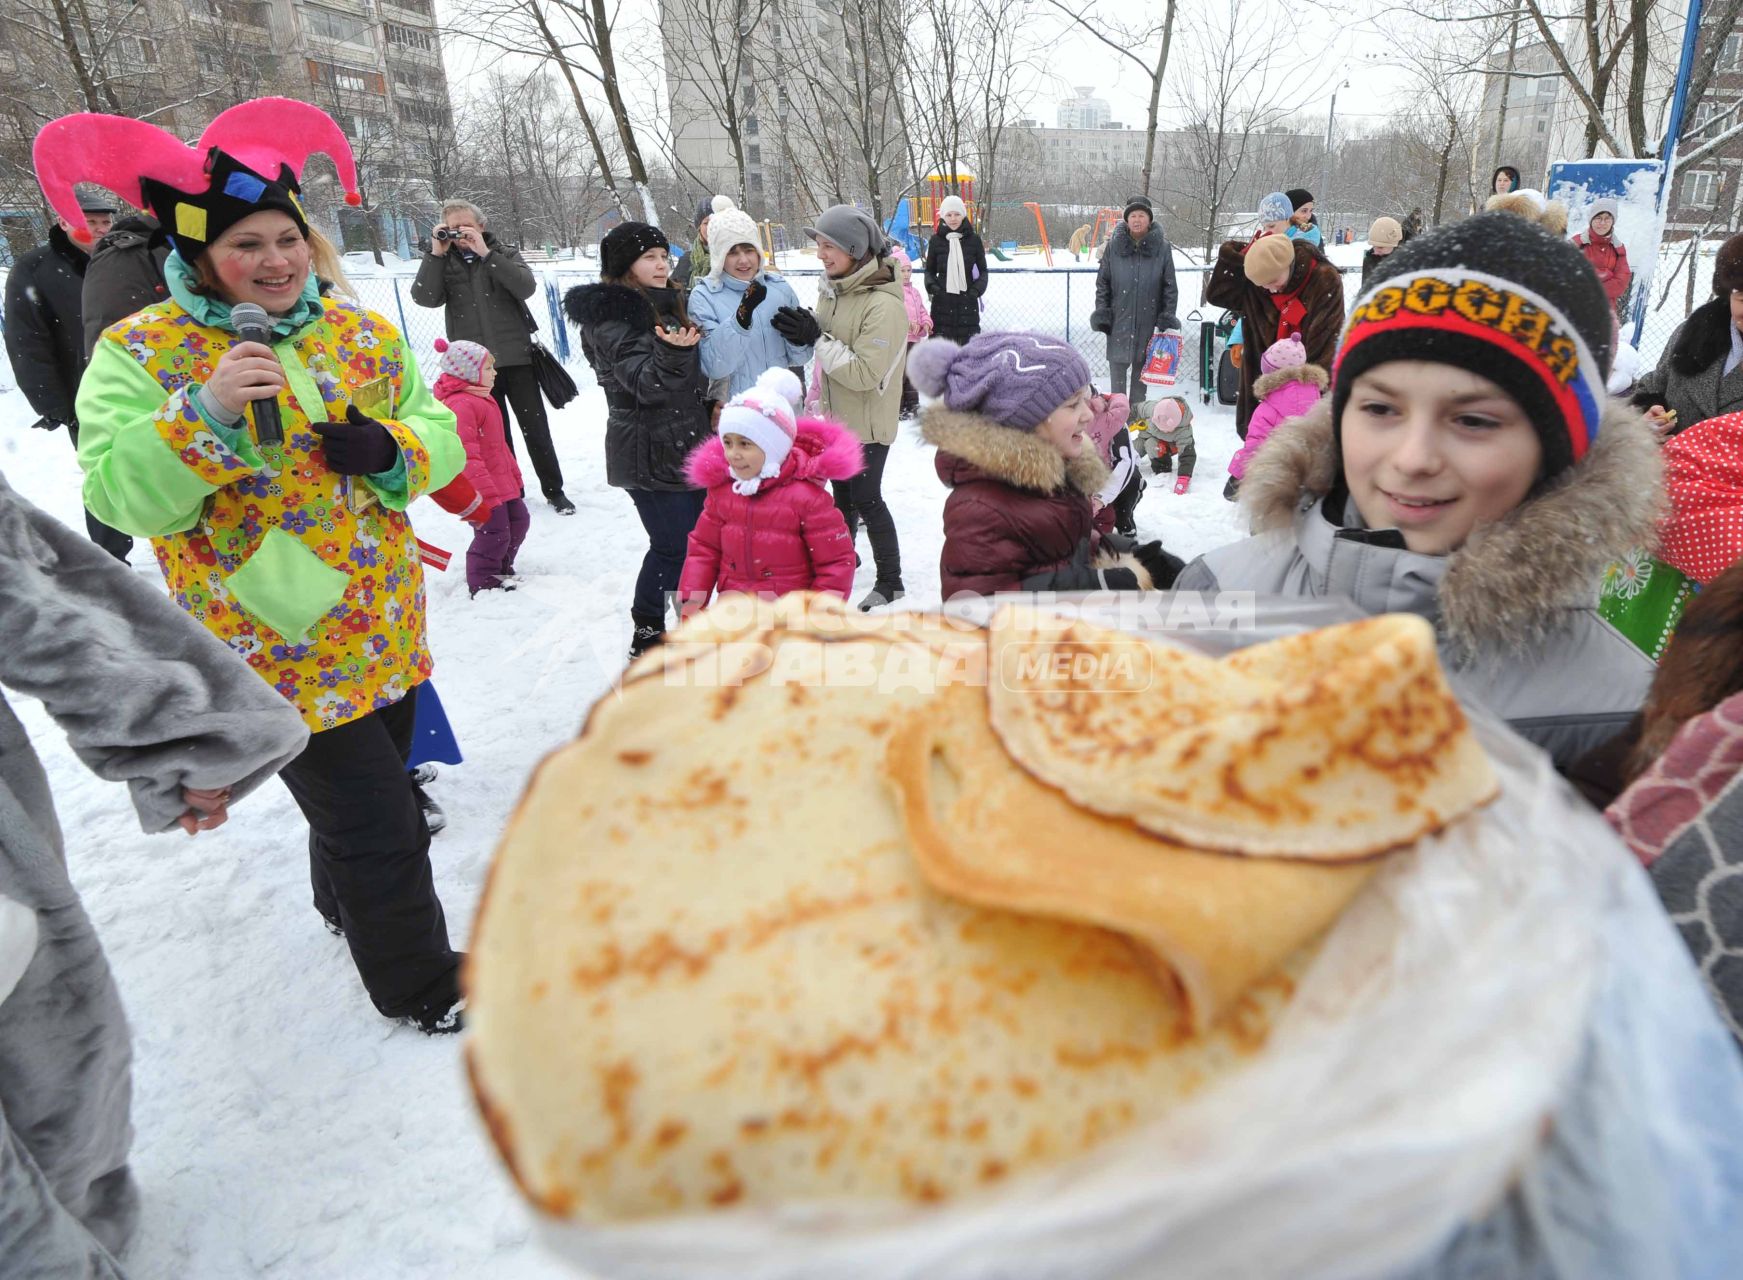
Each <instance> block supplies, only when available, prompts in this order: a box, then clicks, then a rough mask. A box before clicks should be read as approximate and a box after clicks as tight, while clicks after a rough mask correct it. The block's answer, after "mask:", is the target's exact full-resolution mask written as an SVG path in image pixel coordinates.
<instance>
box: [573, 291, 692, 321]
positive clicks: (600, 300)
mask: <svg viewBox="0 0 1743 1280" xmlns="http://www.w3.org/2000/svg"><path fill="white" fill-rule="evenodd" d="M661 293H666V294H670V295H671V296H672V297H673V298H676V297H677V293H676V291H675V290H672V289H665V290H652V291H650V292H643V291H642V290H640V289H632V288H630V287H629V286H628V285H622V284H610V283H608V282H606V281H603V280H602V281H600V282H599V283H597V284H578V285H576V286H575V287H574V288H573V289H571V290H569V292H567V293H565V294H564V295H563V313H564V314H565V315H567V316H568V317H569V323H570V324H572V325H574V326H575V327H576V328H577V329H579V328H584V327H585V326H587V325H590V324H604V323H606V322H607V321H611V320H619V321H622V322H623V323H625V324H628V325H630V326H631V327H633V328H638V329H651V328H653V327H654V324H655V323H656V321H657V320H658V319H659V316H658V314H657V313H656V312H655V310H654V306H655V303H656V302H657V301H658V300H659V295H660V294H661Z"/></svg>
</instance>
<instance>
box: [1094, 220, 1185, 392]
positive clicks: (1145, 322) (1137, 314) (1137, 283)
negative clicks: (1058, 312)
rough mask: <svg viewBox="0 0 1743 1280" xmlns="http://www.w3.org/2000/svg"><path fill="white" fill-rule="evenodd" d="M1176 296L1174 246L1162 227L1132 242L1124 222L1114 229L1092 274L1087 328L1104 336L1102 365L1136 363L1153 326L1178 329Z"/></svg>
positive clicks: (1144, 352)
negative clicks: (1091, 303) (1105, 357)
mask: <svg viewBox="0 0 1743 1280" xmlns="http://www.w3.org/2000/svg"><path fill="white" fill-rule="evenodd" d="M1179 294H1180V291H1179V289H1178V287H1177V286H1176V285H1175V283H1174V250H1173V248H1172V246H1170V245H1169V243H1168V237H1167V236H1165V235H1163V234H1162V228H1161V227H1160V226H1154V225H1152V226H1151V228H1150V229H1149V231H1147V232H1145V233H1144V238H1143V239H1142V240H1138V241H1136V242H1134V241H1133V239H1132V233H1131V232H1130V231H1129V230H1128V229H1127V228H1126V224H1125V223H1123V222H1122V223H1120V224H1119V226H1117V227H1115V228H1114V234H1113V239H1112V240H1110V241H1109V242H1108V248H1107V252H1106V253H1104V254H1103V255H1102V259H1101V269H1100V270H1099V271H1097V272H1096V276H1095V314H1094V315H1092V316H1091V317H1090V321H1089V324H1090V328H1092V329H1095V330H1096V331H1097V332H1099V333H1105V334H1107V336H1108V363H1109V364H1124V365H1133V364H1137V363H1138V362H1139V361H1141V360H1143V359H1145V358H1146V357H1147V355H1148V354H1149V350H1150V338H1151V337H1152V336H1153V335H1154V334H1155V333H1156V331H1157V330H1158V329H1173V328H1178V327H1179V325H1180V318H1179V317H1178V316H1176V315H1175V314H1174V307H1175V304H1176V303H1177V302H1178V301H1179ZM1114 389H1115V390H1116V391H1119V390H1123V389H1124V388H1120V387H1116V388H1114Z"/></svg>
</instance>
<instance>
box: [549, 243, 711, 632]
mask: <svg viewBox="0 0 1743 1280" xmlns="http://www.w3.org/2000/svg"><path fill="white" fill-rule="evenodd" d="M599 264H600V280H599V283H598V284H589V285H580V286H578V287H576V288H574V289H571V290H569V292H568V293H567V294H566V295H565V296H564V298H563V306H564V309H565V310H566V311H567V312H568V314H569V319H570V321H571V322H572V323H573V324H574V325H575V326H576V327H577V328H579V329H580V330H581V349H582V351H583V352H584V353H585V354H586V356H587V363H588V364H590V365H592V366H593V371H594V373H595V374H596V375H598V378H599V385H600V386H601V387H603V388H604V389H605V404H606V409H607V416H606V422H605V480H606V483H607V484H610V485H612V486H614V487H615V488H619V489H627V490H628V491H629V496H630V498H631V500H633V501H634V503H635V509H636V514H638V515H639V516H640V517H641V521H642V526H643V528H645V529H646V530H647V533H648V550H647V554H646V555H645V556H644V557H643V558H642V567H641V573H640V574H639V575H638V576H637V578H636V584H635V602H634V604H633V605H631V607H630V618H631V621H632V622H633V623H634V627H635V633H634V639H633V640H632V641H631V643H630V657H632V658H634V657H638V656H639V655H641V654H642V653H644V652H646V651H647V650H648V649H651V648H653V647H654V646H655V645H657V644H659V643H660V641H661V640H663V639H664V638H665V634H666V601H667V600H668V598H669V597H670V594H671V593H672V592H674V591H676V590H677V589H678V577H679V575H680V574H681V573H682V572H683V569H684V550H685V547H686V545H687V543H688V541H689V538H690V530H691V529H692V528H693V527H695V524H696V519H697V517H698V516H700V515H701V514H702V502H703V499H704V498H705V497H706V496H707V495H706V494H705V493H704V492H703V491H702V490H700V489H692V488H691V487H690V484H689V482H688V481H687V480H686V479H685V477H684V461H685V459H686V458H688V457H689V456H690V451H691V450H692V449H694V448H695V447H696V446H697V445H698V444H700V443H701V442H702V441H703V440H705V439H707V438H708V435H709V433H710V431H711V430H712V427H711V424H710V422H709V418H708V409H707V406H706V405H705V404H704V396H705V395H706V392H707V388H708V380H707V379H706V378H704V377H703V376H702V358H701V351H700V347H699V345H698V344H699V343H700V342H701V340H702V334H701V331H700V330H698V329H697V328H696V327H695V326H693V325H692V324H691V323H690V318H689V316H688V315H687V314H686V313H685V310H684V297H683V294H682V293H681V292H679V291H678V290H676V289H673V288H671V287H670V286H669V277H670V271H671V259H670V248H669V246H668V244H667V242H666V237H665V236H664V235H663V234H662V233H661V231H660V229H659V228H658V227H653V226H649V225H648V224H647V223H644V222H625V223H621V224H620V225H618V226H616V227H613V228H612V230H611V232H610V234H608V235H607V236H606V237H605V239H604V240H602V241H601V242H600V245H599Z"/></svg>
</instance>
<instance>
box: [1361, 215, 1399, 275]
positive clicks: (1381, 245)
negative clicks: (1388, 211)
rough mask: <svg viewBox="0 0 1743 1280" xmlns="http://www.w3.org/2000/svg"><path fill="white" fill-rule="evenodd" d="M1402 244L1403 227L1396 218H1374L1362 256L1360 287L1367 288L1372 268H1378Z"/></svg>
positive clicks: (1372, 272) (1372, 271)
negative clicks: (1366, 248) (1365, 250)
mask: <svg viewBox="0 0 1743 1280" xmlns="http://www.w3.org/2000/svg"><path fill="white" fill-rule="evenodd" d="M1403 243H1404V227H1403V225H1402V224H1401V223H1400V222H1399V221H1398V219H1396V218H1375V219H1374V223H1373V225H1372V226H1370V227H1369V228H1368V251H1367V252H1366V253H1364V254H1363V255H1362V287H1363V288H1364V289H1365V288H1367V286H1368V277H1370V276H1372V275H1373V274H1374V268H1375V267H1377V266H1379V265H1380V264H1381V263H1382V262H1384V261H1385V260H1386V259H1387V258H1389V257H1391V255H1392V251H1393V250H1394V249H1396V248H1397V247H1398V246H1399V245H1401V244H1403Z"/></svg>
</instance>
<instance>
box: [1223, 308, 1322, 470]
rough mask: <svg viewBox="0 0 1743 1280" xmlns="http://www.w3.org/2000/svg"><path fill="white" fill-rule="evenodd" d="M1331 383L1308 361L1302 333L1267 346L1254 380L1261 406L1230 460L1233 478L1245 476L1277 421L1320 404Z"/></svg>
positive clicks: (1254, 391) (1296, 415)
mask: <svg viewBox="0 0 1743 1280" xmlns="http://www.w3.org/2000/svg"><path fill="white" fill-rule="evenodd" d="M1330 383H1331V379H1330V377H1328V376H1327V374H1326V371H1325V370H1324V369H1322V368H1320V367H1319V366H1318V365H1316V364H1308V363H1307V348H1306V347H1305V346H1303V345H1302V342H1301V335H1300V334H1290V335H1289V336H1288V337H1287V338H1280V339H1278V340H1277V341H1276V342H1273V343H1272V344H1271V345H1270V346H1269V347H1267V348H1266V349H1265V354H1264V355H1262V356H1260V357H1259V378H1258V380H1257V381H1255V382H1254V383H1253V397H1254V399H1255V400H1257V401H1258V405H1257V407H1255V408H1254V410H1253V416H1252V418H1250V419H1249V420H1248V422H1247V441H1246V443H1245V444H1243V445H1242V446H1241V447H1240V449H1239V450H1238V451H1237V452H1236V453H1235V456H1234V457H1232V458H1230V459H1229V477H1230V479H1231V480H1235V481H1238V480H1240V478H1241V477H1242V476H1244V475H1246V473H1247V463H1248V462H1250V461H1251V460H1252V457H1253V455H1254V454H1256V453H1258V452H1259V446H1260V445H1262V444H1264V443H1265V437H1266V436H1268V435H1270V434H1271V432H1272V431H1273V430H1274V429H1275V428H1276V427H1277V426H1278V424H1280V423H1282V422H1285V421H1287V420H1288V419H1290V418H1299V417H1300V416H1301V415H1302V414H1304V413H1306V412H1307V411H1308V410H1309V409H1311V408H1313V406H1314V405H1316V404H1318V403H1319V398H1320V397H1321V396H1323V395H1324V394H1325V389H1326V387H1327V386H1329V385H1330ZM1231 487H1232V486H1231ZM1230 496H1232V494H1231V495H1230Z"/></svg>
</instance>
